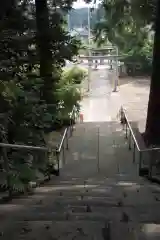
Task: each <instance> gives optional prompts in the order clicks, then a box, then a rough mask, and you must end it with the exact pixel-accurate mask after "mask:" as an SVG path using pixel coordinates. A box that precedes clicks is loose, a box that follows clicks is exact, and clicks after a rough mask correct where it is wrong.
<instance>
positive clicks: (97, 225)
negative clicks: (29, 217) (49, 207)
mask: <svg viewBox="0 0 160 240" xmlns="http://www.w3.org/2000/svg"><path fill="white" fill-rule="evenodd" d="M139 229H140V227H139V228H138V227H137V226H135V225H134V224H131V223H130V224H128V223H123V222H117V221H115V222H109V221H107V220H105V221H103V222H97V221H89V222H88V221H79V220H75V221H60V222H59V221H56V222H55V221H54V222H53V221H45V220H44V221H30V222H14V223H13V224H12V225H11V226H10V229H7V230H6V231H5V230H4V232H3V236H2V237H1V239H3V240H8V239H12V240H17V239H24V240H25V239H27V240H33V239H35V240H38V239H39V240H41V239H43V240H48V239H55V240H56V239H60V240H72V239H76V240H92V239H95V240H117V239H123V240H137V239H139V240H140V239H142V238H136V237H137V235H138V234H139V232H140V230H139ZM144 239H145V238H143V240H144Z"/></svg>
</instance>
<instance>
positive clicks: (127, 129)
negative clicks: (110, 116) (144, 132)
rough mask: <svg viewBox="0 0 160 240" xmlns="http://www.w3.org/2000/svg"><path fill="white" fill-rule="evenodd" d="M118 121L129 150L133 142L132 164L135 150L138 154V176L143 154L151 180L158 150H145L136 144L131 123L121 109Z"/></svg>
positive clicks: (153, 148) (159, 150)
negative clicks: (146, 156) (145, 156)
mask: <svg viewBox="0 0 160 240" xmlns="http://www.w3.org/2000/svg"><path fill="white" fill-rule="evenodd" d="M119 113H120V121H121V123H122V125H123V127H124V128H125V137H126V139H128V143H129V146H128V147H129V150H131V148H132V146H131V145H132V144H131V143H132V141H133V163H134V162H135V158H136V149H137V152H138V154H139V161H138V163H139V174H140V175H141V170H142V157H143V154H144V153H148V155H149V163H148V177H149V178H152V177H153V173H152V168H153V166H154V165H155V160H156V154H157V153H159V152H160V148H155V147H152V148H146V147H145V146H140V144H139V143H138V140H137V139H136V136H135V133H134V131H133V129H132V126H131V123H130V121H129V119H128V117H127V114H126V111H125V110H124V108H123V107H121V109H120V112H119Z"/></svg>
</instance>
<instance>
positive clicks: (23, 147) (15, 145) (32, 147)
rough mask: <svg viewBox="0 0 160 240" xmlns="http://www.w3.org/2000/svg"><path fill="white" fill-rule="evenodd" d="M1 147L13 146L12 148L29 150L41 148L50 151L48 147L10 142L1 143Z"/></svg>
mask: <svg viewBox="0 0 160 240" xmlns="http://www.w3.org/2000/svg"><path fill="white" fill-rule="evenodd" d="M0 147H5V148H12V149H28V150H40V151H48V148H46V147H39V146H38V147H37V146H31V145H21V144H10V143H0Z"/></svg>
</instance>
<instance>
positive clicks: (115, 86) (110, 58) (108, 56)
mask: <svg viewBox="0 0 160 240" xmlns="http://www.w3.org/2000/svg"><path fill="white" fill-rule="evenodd" d="M122 58H123V56H120V55H104V56H79V59H81V60H88V70H89V71H88V91H89V83H90V67H91V64H90V63H91V62H92V61H93V60H106V59H107V60H110V66H111V69H113V61H114V62H116V77H115V80H114V89H113V91H114V92H116V91H117V86H118V60H120V59H122Z"/></svg>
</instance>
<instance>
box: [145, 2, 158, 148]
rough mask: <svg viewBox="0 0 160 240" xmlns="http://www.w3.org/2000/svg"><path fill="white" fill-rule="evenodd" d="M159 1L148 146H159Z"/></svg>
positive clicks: (150, 96)
mask: <svg viewBox="0 0 160 240" xmlns="http://www.w3.org/2000/svg"><path fill="white" fill-rule="evenodd" d="M159 42H160V1H158V3H157V15H156V22H155V37H154V49H153V71H152V77H151V86H150V94H149V102H148V113H147V121H146V131H145V139H146V142H147V143H148V145H150V144H160V97H159V95H160V81H159V69H160V62H159V59H160V45H159Z"/></svg>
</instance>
